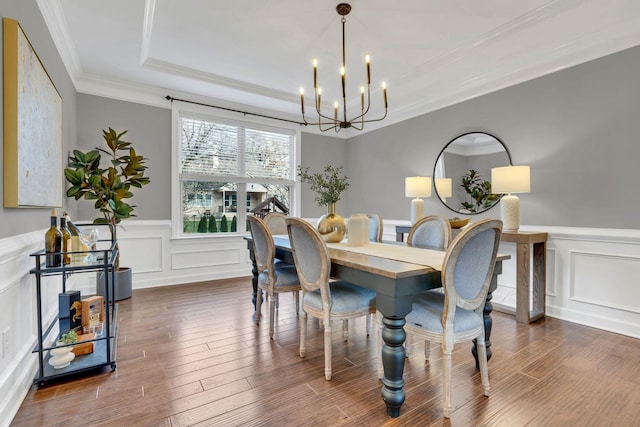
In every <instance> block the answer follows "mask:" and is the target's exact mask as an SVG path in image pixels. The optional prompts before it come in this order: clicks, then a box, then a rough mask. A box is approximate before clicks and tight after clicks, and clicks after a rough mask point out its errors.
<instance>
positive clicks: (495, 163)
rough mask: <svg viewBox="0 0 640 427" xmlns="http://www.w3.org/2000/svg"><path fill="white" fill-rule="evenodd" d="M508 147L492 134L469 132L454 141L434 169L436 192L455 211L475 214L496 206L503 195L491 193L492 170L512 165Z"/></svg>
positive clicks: (443, 151)
mask: <svg viewBox="0 0 640 427" xmlns="http://www.w3.org/2000/svg"><path fill="white" fill-rule="evenodd" d="M510 164H511V155H510V154H509V150H507V147H505V145H504V144H503V143H502V141H500V140H499V139H498V138H496V137H495V136H493V135H490V134H488V133H484V132H469V133H465V134H463V135H460V136H457V137H456V138H454V139H453V140H451V141H450V142H449V143H448V144H447V145H446V146H445V147H444V148H443V149H442V151H441V152H440V155H439V156H438V159H437V160H436V166H435V168H434V170H433V177H434V184H435V188H436V194H437V196H438V198H439V199H440V201H442V203H443V204H444V205H445V206H446V207H448V208H449V209H451V210H452V211H454V212H457V213H461V214H465V215H474V214H478V213H481V212H484V211H486V210H488V209H491V208H492V207H493V206H495V205H496V204H497V203H498V201H500V198H501V197H502V194H492V193H491V169H492V168H495V167H499V166H509V165H510Z"/></svg>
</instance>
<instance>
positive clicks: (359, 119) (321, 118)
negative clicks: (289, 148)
mask: <svg viewBox="0 0 640 427" xmlns="http://www.w3.org/2000/svg"><path fill="white" fill-rule="evenodd" d="M336 11H337V12H338V15H340V16H342V20H341V21H342V66H341V67H340V80H341V83H342V115H341V118H340V115H339V114H338V113H339V112H340V111H339V108H338V107H339V105H340V104H339V103H338V101H335V103H334V104H333V117H331V116H328V115H326V114H324V113H323V112H322V89H321V88H320V87H319V86H318V60H317V59H315V58H314V59H313V94H314V106H315V110H316V112H317V113H318V120H317V121H316V122H313V123H312V122H308V121H307V119H306V117H305V113H304V88H300V105H301V107H302V120H303V121H304V124H305V125H314V126H318V127H319V128H320V130H321V131H322V132H326V131H328V130H331V129H333V130H335V131H336V132H340V130H341V129H347V128H353V129H356V130H362V129H364V124H365V123H370V122H378V121H380V120H383V119H384V118H385V117H387V87H386V85H385V83H384V82H382V95H383V100H384V115H383V116H382V117H380V118H377V119H365V116H366V115H367V113H368V112H369V107H370V105H371V102H370V101H371V66H370V59H369V55H366V56H365V65H366V70H367V84H366V89H365V86H361V87H360V114H359V115H357V116H355V117H353V118H351V119H347V117H348V116H347V96H346V89H345V85H346V80H347V76H346V70H347V61H346V55H345V37H344V33H345V31H344V28H345V22H346V21H347V20H346V19H345V16H347V15H348V14H349V12H351V5H350V4H348V3H340V4H338V5H337V6H336ZM365 91H366V103H365Z"/></svg>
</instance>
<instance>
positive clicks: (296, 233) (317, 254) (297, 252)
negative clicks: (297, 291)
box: [287, 218, 331, 305]
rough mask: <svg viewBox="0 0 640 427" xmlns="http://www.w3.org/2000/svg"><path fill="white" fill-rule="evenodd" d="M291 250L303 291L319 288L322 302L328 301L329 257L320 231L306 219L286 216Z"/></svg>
mask: <svg viewBox="0 0 640 427" xmlns="http://www.w3.org/2000/svg"><path fill="white" fill-rule="evenodd" d="M287 231H288V232H289V241H290V242H291V251H292V252H293V259H294V261H295V264H296V270H297V271H298V279H299V280H300V286H301V287H302V290H303V292H304V293H307V292H311V291H314V290H316V289H320V292H321V294H322V302H323V304H325V305H326V304H327V303H328V302H329V301H330V299H331V298H330V294H329V286H328V283H329V266H330V265H331V259H330V258H329V253H328V252H327V245H326V244H325V243H324V241H323V240H322V237H321V236H320V233H318V230H316V229H315V228H314V227H313V226H312V225H311V224H309V223H308V222H307V221H305V220H303V219H300V218H287Z"/></svg>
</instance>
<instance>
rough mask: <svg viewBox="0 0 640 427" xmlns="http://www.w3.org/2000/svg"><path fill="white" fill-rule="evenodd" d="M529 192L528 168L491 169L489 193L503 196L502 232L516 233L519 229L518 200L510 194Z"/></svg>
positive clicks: (529, 173)
mask: <svg viewBox="0 0 640 427" xmlns="http://www.w3.org/2000/svg"><path fill="white" fill-rule="evenodd" d="M529 191H531V171H530V168H529V166H504V167H499V168H493V169H491V192H492V193H493V194H500V193H502V194H505V195H504V196H502V199H500V217H501V219H502V223H503V228H502V229H503V231H518V229H519V228H520V199H518V196H514V195H513V194H512V193H528V192H529Z"/></svg>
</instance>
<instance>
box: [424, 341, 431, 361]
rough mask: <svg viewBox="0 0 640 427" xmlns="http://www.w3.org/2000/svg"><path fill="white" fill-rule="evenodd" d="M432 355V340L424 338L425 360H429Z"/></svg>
mask: <svg viewBox="0 0 640 427" xmlns="http://www.w3.org/2000/svg"><path fill="white" fill-rule="evenodd" d="M430 355H431V342H430V341H429V340H424V360H429V356H430Z"/></svg>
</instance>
